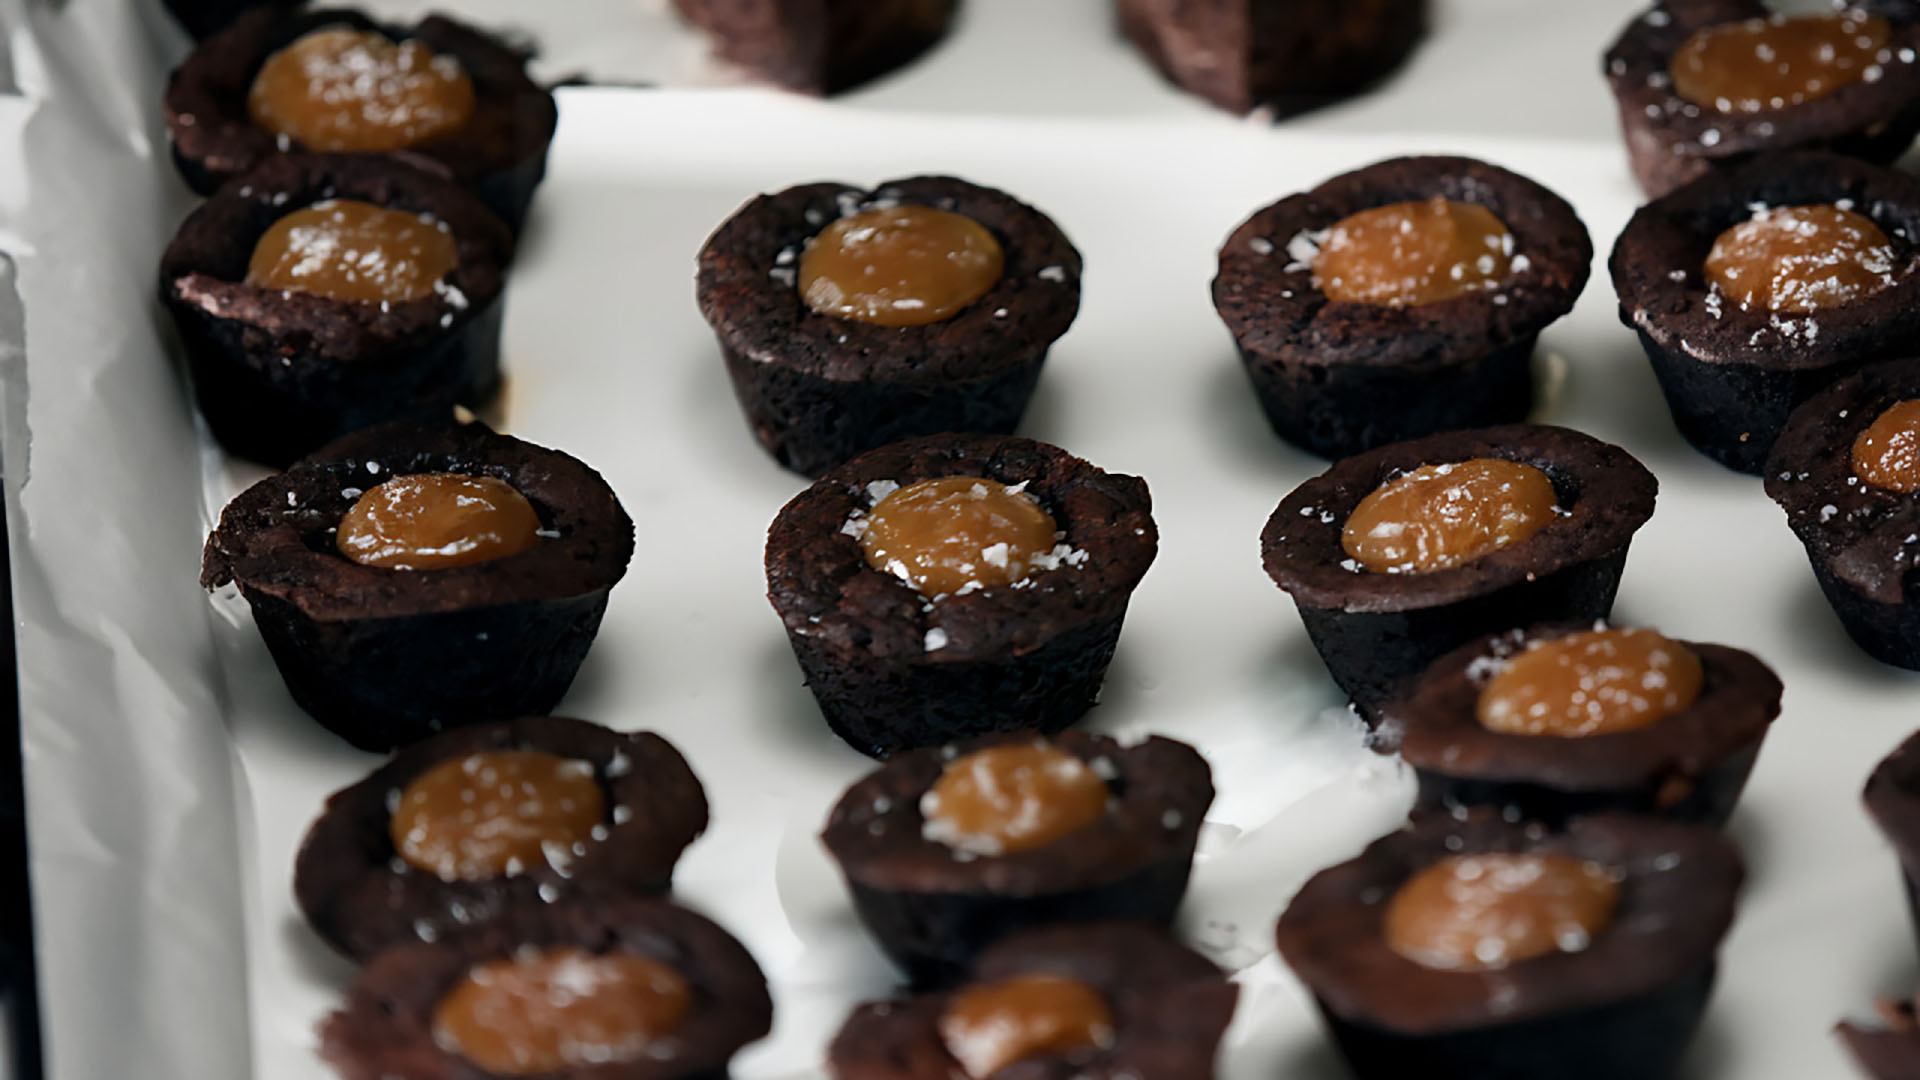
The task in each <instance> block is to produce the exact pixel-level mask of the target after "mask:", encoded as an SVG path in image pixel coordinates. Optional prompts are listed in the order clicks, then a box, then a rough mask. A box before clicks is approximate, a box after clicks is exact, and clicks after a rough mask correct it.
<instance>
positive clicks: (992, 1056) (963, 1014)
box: [939, 974, 1113, 1078]
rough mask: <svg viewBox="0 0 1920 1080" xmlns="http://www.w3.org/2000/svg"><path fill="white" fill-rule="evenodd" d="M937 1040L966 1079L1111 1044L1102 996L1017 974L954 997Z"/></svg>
mask: <svg viewBox="0 0 1920 1080" xmlns="http://www.w3.org/2000/svg"><path fill="white" fill-rule="evenodd" d="M939 1029H940V1041H941V1042H943V1043H945V1044H946V1046H947V1053H949V1054H952V1055H953V1059H954V1060H955V1061H958V1062H959V1063H960V1067H961V1068H962V1069H965V1070H966V1073H967V1076H969V1077H974V1078H980V1077H986V1076H991V1075H992V1074H994V1073H996V1072H998V1071H1000V1070H1001V1069H1004V1068H1006V1067H1007V1066H1009V1065H1011V1064H1013V1063H1014V1062H1016V1061H1026V1060H1027V1059H1029V1058H1037V1057H1042V1056H1045V1055H1051V1054H1071V1053H1073V1052H1074V1051H1076V1050H1089V1049H1094V1048H1098V1047H1107V1046H1111V1045H1113V1013H1112V1011H1111V1010H1110V1009H1108V1008H1107V1002H1106V999H1105V998H1103V997H1101V996H1100V992H1099V991H1098V990H1095V989H1094V988H1093V987H1091V986H1088V985H1087V984H1086V983H1083V982H1081V981H1079V980H1078V979H1069V978H1065V977H1064V976H1060V975H1038V974H1036V975H1016V976H1014V977H1013V978H1010V979H1002V980H1000V981H999V982H991V983H979V984H976V985H973V986H969V987H967V988H965V989H963V990H960V991H959V992H957V993H955V994H954V995H953V998H952V999H951V1000H950V1001H949V1002H948V1003H947V1008H946V1011H945V1012H942V1013H941V1014H940V1021H939Z"/></svg>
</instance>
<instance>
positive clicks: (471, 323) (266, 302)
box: [159, 154, 513, 466]
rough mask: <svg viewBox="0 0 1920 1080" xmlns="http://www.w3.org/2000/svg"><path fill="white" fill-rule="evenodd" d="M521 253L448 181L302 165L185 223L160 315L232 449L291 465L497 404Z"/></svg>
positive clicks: (247, 180) (373, 167) (351, 162)
mask: <svg viewBox="0 0 1920 1080" xmlns="http://www.w3.org/2000/svg"><path fill="white" fill-rule="evenodd" d="M512 256H513V237H512V235H511V234H510V233H508V231H507V229H506V226H504V225H502V224H501V223H500V220H499V219H498V218H496V217H494V216H493V214H492V213H490V212H489V211H488V210H487V209H486V207H484V206H482V205H481V204H480V203H479V201H478V200H476V199H474V198H473V197H472V196H471V195H469V194H468V193H467V192H465V191H463V190H461V189H460V188H459V187H458V186H456V185H454V184H452V183H449V182H448V181H446V180H444V179H441V178H440V177H437V176H434V175H432V174H431V173H428V172H424V171H422V170H419V169H415V168H413V167H411V166H410V165H408V164H406V163H404V162H401V161H398V160H395V159H392V158H386V157H368V156H363V155H345V154H320V155H306V154H285V155H279V156H275V157H272V158H269V159H267V160H266V161H264V162H263V163H262V164H261V165H260V166H259V167H258V168H256V169H254V170H253V171H252V172H251V173H249V174H247V175H246V176H244V177H241V178H239V179H236V180H234V181H233V182H232V183H230V184H228V185H227V186H226V187H224V188H222V189H221V190H220V192H219V193H218V194H216V195H214V196H213V198H211V199H208V200H207V201H206V202H205V203H204V204H202V205H201V206H200V207H199V208H198V209H197V210H195V211H194V212H193V213H192V214H191V215H189V216H188V217H187V219H186V221H184V222H182V223H181V225H180V230H179V232H177V233H175V234H174V238H173V242H172V243H171V244H169V245H167V250H166V252H165V253H164V254H163V255H162V256H161V258H160V272H159V278H160V300H161V303H162V304H163V305H165V307H166V309H167V313H168V314H169V315H171V316H172V317H173V324H174V327H175V328H176V329H177V330H178V331H179V334H180V341H181V344H182V347H183V349H184V351H185V354H186V362H187V370H188V371H189V372H190V373H191V375H192V376H193V389H194V395H195V398H196V399H197V401H198V402H199V405H200V412H201V414H202V415H203V416H205V417H206V420H207V426H208V427H209V428H211V429H212V431H213V434H214V437H215V438H217V439H219V440H220V443H221V445H223V446H225V447H226V448H227V449H228V450H229V451H231V452H233V453H235V454H238V455H240V456H241V457H245V458H250V459H252V460H255V461H260V462H264V463H266V464H269V465H276V466H283V465H285V464H286V463H287V462H289V461H292V460H293V459H294V458H297V457H300V456H301V455H303V454H306V453H308V452H310V451H312V450H313V449H314V448H316V447H318V446H320V445H321V444H322V443H325V442H326V441H327V440H329V439H332V438H336V437H338V436H340V435H344V434H346V433H347V432H349V431H353V430H356V429H358V428H363V427H367V426H368V425H371V424H377V423H381V422H384V421H390V420H425V421H445V420H448V419H450V418H451V417H452V415H453V409H454V406H455V405H465V406H476V405H479V404H482V403H484V402H485V401H486V400H487V399H488V398H489V397H491V396H492V395H493V393H494V391H495V389H496V388H497V387H498V386H499V384H500V359H499V357H500V316H501V304H500V291H501V286H502V284H503V279H504V275H505V272H506V267H507V263H508V261H509V260H510V259H511V258H512Z"/></svg>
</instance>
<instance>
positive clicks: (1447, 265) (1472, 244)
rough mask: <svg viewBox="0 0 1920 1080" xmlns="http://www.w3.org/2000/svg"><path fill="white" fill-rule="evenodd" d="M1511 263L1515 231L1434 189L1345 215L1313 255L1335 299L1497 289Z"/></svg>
mask: <svg viewBox="0 0 1920 1080" xmlns="http://www.w3.org/2000/svg"><path fill="white" fill-rule="evenodd" d="M1512 267H1513V235H1512V234H1511V233H1509V232H1508V231H1507V227H1506V225H1505V224H1503V223H1502V222H1501V221H1500V219H1499V218H1497V217H1495V216H1494V215H1493V212H1492V211H1490V210H1488V209H1487V208H1486V207H1484V206H1481V205H1479V204H1477V203H1467V202H1455V201H1453V200H1452V199H1443V198H1441V197H1439V196H1437V195H1436V196H1434V197H1433V198H1431V199H1427V200H1425V201H1423V202H1402V203H1392V204H1390V205H1387V206H1376V207H1374V208H1373V209H1371V210H1362V211H1360V212H1359V213H1357V214H1354V215H1352V216H1351V217H1346V218H1342V219H1341V220H1340V221H1339V222H1337V223H1336V224H1335V225H1334V226H1333V228H1332V229H1331V230H1329V231H1328V233H1327V238H1326V240H1325V242H1323V243H1322V244H1321V245H1320V253H1319V254H1318V255H1317V256H1315V257H1314V260H1313V284H1314V287H1316V288H1318V289H1319V290H1320V291H1321V292H1323V293H1326V294H1327V298H1328V299H1329V300H1340V301H1344V302H1346V303H1350V304H1384V305H1386V306H1388V307H1418V306H1420V305H1422V304H1437V303H1439V302H1441V301H1442V300H1453V299H1456V298H1458V297H1462V296H1466V295H1467V294H1469V293H1476V292H1480V291H1483V290H1486V289H1491V288H1493V287H1494V286H1495V285H1498V284H1500V282H1502V281H1504V280H1506V278H1507V275H1508V273H1509V271H1510V270H1511V269H1512Z"/></svg>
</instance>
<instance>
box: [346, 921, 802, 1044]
mask: <svg viewBox="0 0 1920 1080" xmlns="http://www.w3.org/2000/svg"><path fill="white" fill-rule="evenodd" d="M516 910H517V911H518V913H519V917H517V918H514V919H511V920H506V921H503V922H500V923H496V924H491V925H489V926H487V927H485V928H481V929H476V930H472V931H468V932H466V933H462V934H458V935H455V936H453V937H450V938H443V939H441V940H440V941H437V942H433V943H431V944H428V943H419V942H416V943H413V944H407V945H397V946H395V947H393V948H391V949H387V950H385V951H383V952H381V953H380V954H379V955H377V956H375V957H374V958H373V959H372V960H371V961H370V962H368V964H367V966H366V967H364V968H362V969H361V970H360V974H359V975H358V976H357V977H356V978H355V979H354V981H353V985H352V987H350V988H349V989H348V991H347V999H346V1002H345V1004H344V1005H343V1006H342V1007H341V1008H340V1010H339V1011H338V1012H335V1013H334V1014H333V1015H331V1016H329V1017H328V1018H327V1019H326V1020H325V1021H323V1022H322V1023H321V1025H320V1055H321V1056H322V1057H324V1058H325V1059H326V1060H327V1062H328V1063H329V1064H331V1065H332V1066H333V1067H334V1068H335V1069H336V1070H338V1071H339V1073H340V1075H341V1077H342V1078H343V1080H493V1074H491V1073H488V1072H485V1071H483V1070H481V1069H479V1068H477V1067H475V1066H474V1065H473V1064H472V1063H471V1062H469V1061H467V1060H466V1059H464V1058H462V1057H460V1056H458V1055H456V1054H453V1053H450V1052H448V1051H446V1050H443V1049H441V1048H440V1046H439V1045H438V1044H437V1043H436V1042H435V1041H434V1037H433V1011H434V1009H435V1007H436V1006H437V1005H438V1004H439V1002H440V999H441V998H442V997H444V996H446V994H447V992H448V991H449V990H451V989H452V988H453V987H454V986H455V985H456V984H457V983H458V982H459V981H460V980H461V978H463V977H464V976H465V975H466V973H467V971H468V969H469V968H472V967H474V966H475V965H478V964H483V963H488V962H492V961H497V960H505V959H507V958H509V957H511V956H512V955H513V954H514V952H515V951H516V950H518V949H521V948H525V947H529V946H530V947H534V948H558V947H564V946H575V947H578V948H582V949H586V950H587V951H589V952H593V953H600V954H605V953H610V952H631V953H638V954H640V955H643V956H648V957H651V958H653V959H655V960H659V961H661V962H664V963H666V964H668V965H670V966H671V967H673V968H674V969H675V970H676V971H678V972H679V973H680V974H681V975H682V976H684V977H685V978H686V979H687V981H688V982H689V983H691V984H692V986H693V998H694V1005H693V1008H692V1010H691V1011H690V1012H689V1013H688V1014H687V1017H686V1019H685V1020H684V1021H682V1023H681V1024H680V1027H679V1028H678V1030H677V1031H676V1032H675V1035H674V1037H673V1038H672V1039H671V1040H658V1041H656V1042H654V1043H653V1044H652V1048H654V1049H658V1050H660V1051H662V1052H661V1053H660V1054H653V1053H649V1054H648V1055H647V1056H645V1057H643V1058H641V1059H639V1060H635V1061H627V1062H621V1063H617V1064H615V1063H608V1064H600V1065H592V1066H580V1067H578V1068H575V1069H571V1070H568V1071H566V1072H563V1073H550V1074H542V1075H543V1076H545V1077H547V1078H548V1080H576V1078H577V1080H725V1077H726V1075H727V1062H728V1061H729V1060H730V1059H731V1058H732V1057H733V1055H734V1054H735V1053H736V1052H737V1051H738V1050H739V1049H740V1048H741V1047H743V1046H745V1045H747V1044H748V1043H751V1042H754V1041H755V1040H757V1039H759V1038H761V1037H762V1036H764V1035H765V1034H766V1033H767V1032H768V1031H770V1030H771V1029H772V1026H773V1000H772V998H770V997H769V996H768V994H767V980H766V976H764V975H762V974H761V972H760V967H759V965H757V964H755V963H754V961H753V957H752V956H751V955H749V954H748V953H747V950H746V949H745V948H743V947H742V946H741V944H740V943H739V942H738V941H736V940H734V938H733V937H732V935H730V934H728V933H727V932H726V931H725V930H722V929H721V928H720V927H718V926H716V925H714V924H713V923H712V922H711V921H709V920H708V919H706V918H705V917H703V916H700V915H697V914H695V913H693V912H691V911H688V910H687V909H685V908H682V907H676V906H675V905H673V904H670V903H668V902H666V901H664V900H651V899H607V900H598V901H591V902H587V901H569V902H562V903H557V904H544V905H531V906H528V907H525V908H520V909H516Z"/></svg>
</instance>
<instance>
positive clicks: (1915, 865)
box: [1862, 732, 1920, 934]
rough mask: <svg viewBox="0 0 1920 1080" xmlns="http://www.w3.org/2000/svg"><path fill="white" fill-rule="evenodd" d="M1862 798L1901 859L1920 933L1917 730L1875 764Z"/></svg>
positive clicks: (1919, 750)
mask: <svg viewBox="0 0 1920 1080" xmlns="http://www.w3.org/2000/svg"><path fill="white" fill-rule="evenodd" d="M1862 799H1863V801H1865V803H1866V806H1867V813H1868V814H1869V815H1870V816H1871V817H1872V818H1873V823H1874V824H1875V825H1877V826H1879V827H1880V832H1881V834H1882V835H1884V836H1885V837H1886V838H1887V842H1888V843H1889V844H1891V845H1892V846H1893V851H1894V854H1895V855H1896V856H1898V857H1899V859H1900V872H1901V876H1902V877H1903V878H1904V879H1905V881H1906V885H1907V889H1906V892H1907V911H1908V914H1909V916H1910V917H1911V919H1912V921H1913V925H1914V930H1915V933H1916V934H1920V732H1915V733H1914V734H1913V735H1912V736H1909V737H1908V738H1907V740H1906V741H1905V742H1903V743H1901V744H1900V745H1899V746H1898V747H1897V748H1895V749H1894V751H1893V753H1891V754H1888V755H1887V756H1886V757H1885V758H1884V759H1882V760H1881V762H1880V763H1879V764H1878V765H1876V766H1874V769H1873V773H1872V774H1871V775H1870V776H1868V777H1867V786H1866V790H1865V791H1864V792H1863V793H1862Z"/></svg>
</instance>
